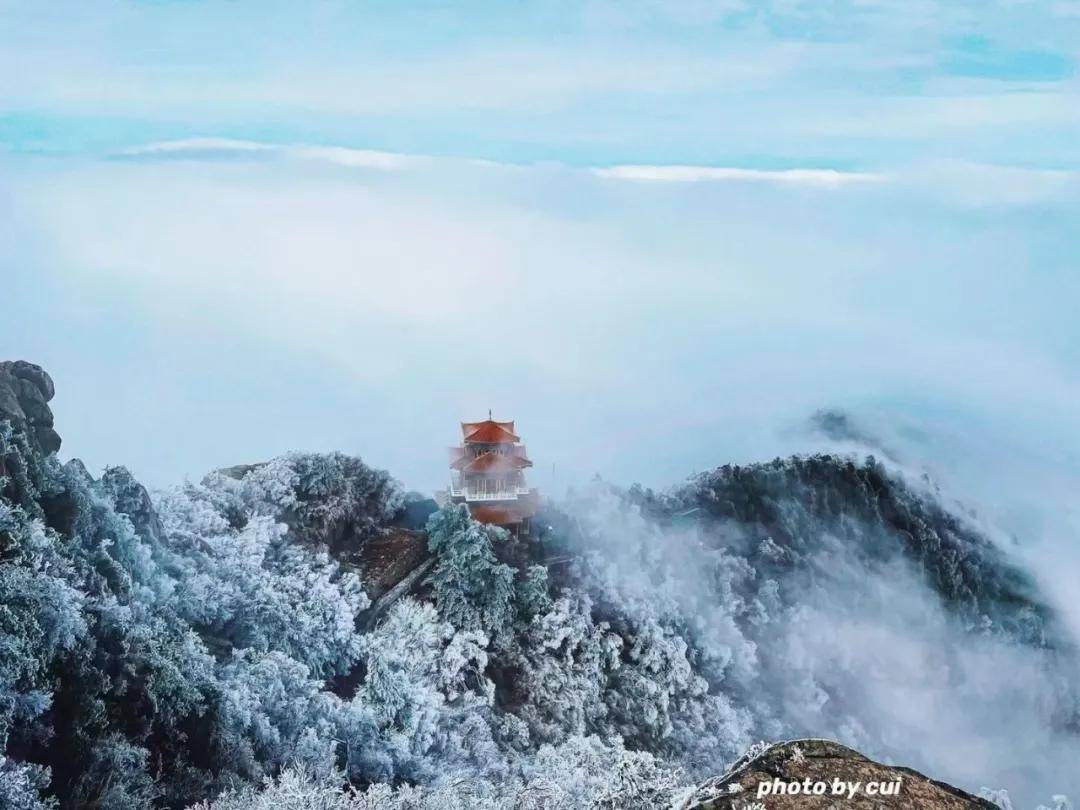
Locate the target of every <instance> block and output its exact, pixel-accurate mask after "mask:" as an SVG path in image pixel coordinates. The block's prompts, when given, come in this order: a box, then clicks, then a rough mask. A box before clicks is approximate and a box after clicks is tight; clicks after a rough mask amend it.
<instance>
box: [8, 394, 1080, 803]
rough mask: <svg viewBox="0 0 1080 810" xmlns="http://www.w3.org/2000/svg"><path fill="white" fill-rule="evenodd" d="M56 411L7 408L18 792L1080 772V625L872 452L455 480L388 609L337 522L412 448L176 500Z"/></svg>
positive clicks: (258, 473)
mask: <svg viewBox="0 0 1080 810" xmlns="http://www.w3.org/2000/svg"><path fill="white" fill-rule="evenodd" d="M50 386H51V383H50ZM27 390H29V389H27ZM29 398H30V399H33V400H34V401H37V400H38V399H42V397H40V396H37V397H34V396H30V397H29ZM24 404H25V403H24ZM24 410H25V409H24ZM46 410H47V409H46ZM38 422H41V419H39V420H38ZM34 424H35V420H34V418H33V417H31V416H28V421H27V422H26V423H25V424H19V423H18V422H17V420H16V421H12V420H7V421H4V422H3V423H0V460H2V461H0V495H2V497H0V741H2V743H3V755H4V758H3V759H2V760H0V805H2V806H4V807H10V808H18V809H19V810H31V809H35V808H36V809H38V810H40V808H43V807H51V806H54V805H58V806H60V807H98V808H109V810H120V809H121V808H143V807H175V808H184V807H190V806H196V807H199V808H204V810H240V808H267V809H269V808H275V810H288V809H289V808H309V807H311V808H316V807H317V808H327V809H329V808H390V809H391V810H392V809H393V808H455V807H460V808H466V807H468V808H512V807H513V808H518V807H526V808H528V807H533V808H615V807H618V808H652V807H658V806H668V805H671V804H672V803H673V802H677V801H678V799H679V798H680V797H682V796H684V795H686V794H687V791H688V789H689V788H691V787H692V786H693V785H695V784H696V783H698V782H700V781H701V780H703V779H705V778H707V777H709V776H712V775H715V774H718V773H720V772H722V771H723V769H724V768H725V766H726V765H728V764H730V763H731V762H732V761H733V760H735V759H736V758H738V757H739V756H740V755H741V754H742V753H743V752H744V751H745V750H746V749H747V748H748V747H750V746H751V745H753V744H754V743H756V742H758V741H759V740H777V739H783V738H791V737H794V736H799V735H808V736H809V735H812V736H824V737H831V738H836V739H838V740H841V741H843V742H846V743H848V744H851V745H853V746H857V747H858V748H860V750H863V751H865V752H866V753H868V754H873V755H877V756H879V757H882V758H885V759H895V760H897V761H901V762H903V763H904V764H908V765H912V766H916V767H921V768H924V769H926V770H928V771H930V772H933V773H934V774H935V776H940V777H941V778H946V779H950V780H954V781H956V782H957V783H958V784H963V785H964V786H965V787H968V788H969V789H972V790H977V789H978V788H979V787H981V786H983V785H986V786H989V787H992V788H995V789H998V788H1008V789H1012V790H1013V791H1014V795H1015V792H1020V794H1021V795H1037V796H1038V797H1039V798H1048V797H1049V795H1050V794H1051V793H1052V792H1055V791H1061V790H1063V789H1069V788H1070V787H1071V788H1074V789H1075V788H1076V787H1077V785H1075V784H1070V783H1069V780H1070V779H1072V780H1075V778H1076V774H1075V770H1074V765H1075V762H1076V761H1077V755H1078V753H1080V748H1078V747H1077V746H1076V738H1075V736H1074V729H1075V728H1076V724H1077V721H1078V720H1080V717H1078V714H1077V705H1078V704H1077V695H1076V688H1075V683H1074V678H1073V677H1072V676H1073V674H1074V673H1075V671H1076V670H1075V666H1076V658H1075V652H1074V649H1073V646H1072V644H1071V641H1070V640H1069V639H1068V638H1066V637H1065V634H1064V631H1063V630H1062V629H1061V628H1060V627H1059V626H1058V623H1057V622H1056V621H1055V619H1054V616H1053V614H1052V612H1051V611H1050V610H1049V609H1048V608H1047V607H1046V606H1045V605H1044V604H1043V601H1042V600H1041V599H1040V597H1039V595H1038V593H1037V591H1036V589H1035V586H1034V584H1033V583H1032V582H1031V581H1029V579H1028V578H1027V577H1026V576H1025V575H1024V574H1023V572H1022V571H1020V570H1019V569H1018V568H1016V567H1015V566H1013V565H1012V564H1011V563H1010V562H1009V561H1008V559H1007V558H1006V557H1005V555H1004V553H1003V552H1002V551H1000V550H999V548H998V546H996V545H995V544H993V543H991V542H990V541H989V540H987V539H986V538H985V537H984V536H983V535H982V534H980V532H979V531H977V530H976V529H975V528H974V527H973V525H972V524H971V523H970V522H969V521H968V520H967V519H966V518H964V517H961V516H958V515H956V514H954V513H953V512H951V511H949V510H947V509H946V508H945V507H943V506H942V505H941V503H939V501H938V500H937V499H936V498H935V497H934V495H933V494H932V492H929V491H927V490H925V489H924V488H922V487H921V486H920V485H918V484H917V483H905V482H904V481H903V480H901V478H900V477H899V474H898V473H897V472H895V471H890V470H888V469H887V468H886V467H885V466H883V465H882V464H881V463H879V462H877V461H875V460H874V459H872V458H869V459H862V460H854V459H845V458H837V457H829V456H815V457H808V458H792V459H787V460H776V461H773V462H769V463H764V464H760V465H753V466H748V467H720V468H718V469H716V470H714V471H713V472H709V473H705V474H702V475H699V476H696V477H694V478H693V479H691V480H689V481H687V482H685V483H684V484H682V485H679V486H677V487H675V488H674V489H672V490H671V491H668V492H664V493H655V492H652V491H647V490H642V489H640V488H636V487H633V488H629V489H622V488H619V487H615V486H612V485H608V484H605V483H602V482H596V483H595V484H594V485H593V486H591V487H589V488H588V489H586V490H582V491H578V492H576V493H572V494H571V496H570V497H569V498H567V499H566V500H565V501H563V502H561V503H558V504H551V505H549V506H548V507H547V509H546V511H545V512H544V522H543V523H542V524H541V525H538V529H537V532H536V533H535V535H536V536H534V537H532V538H529V539H524V538H522V539H518V538H512V537H510V536H509V535H508V534H507V533H506V532H504V531H502V530H499V529H495V528H491V527H486V526H482V525H480V524H478V523H475V522H473V521H471V520H470V518H469V516H468V513H467V511H465V510H464V508H463V507H447V508H444V509H442V510H440V511H437V512H435V513H433V514H432V515H431V516H430V518H429V519H428V521H427V523H426V545H427V550H428V552H429V553H430V555H431V556H432V558H433V562H432V564H431V567H430V569H429V570H428V571H427V573H426V575H425V576H424V578H423V580H422V581H420V582H418V584H417V586H416V587H415V588H414V589H412V592H411V593H410V594H408V595H406V596H404V597H402V598H400V599H398V600H397V601H395V602H393V604H391V605H389V606H388V607H386V609H385V610H384V611H382V612H381V613H379V614H378V615H375V613H374V604H373V601H372V598H371V596H370V593H369V591H370V589H369V585H370V583H369V582H368V581H367V580H366V579H365V570H364V569H363V567H362V566H358V565H356V564H355V562H354V561H350V560H351V558H349V557H348V556H347V555H342V554H341V553H340V549H341V547H342V546H343V545H344V546H349V547H352V548H362V547H363V546H364V544H365V543H368V542H371V541H372V540H373V539H375V538H378V537H380V536H381V535H382V534H384V533H385V532H386V531H388V530H389V527H390V526H392V525H393V524H395V522H396V521H400V519H401V516H402V515H403V514H404V513H405V512H407V511H408V507H409V506H410V505H415V504H416V501H417V496H415V495H408V494H406V493H405V492H404V491H403V489H402V487H401V485H400V484H399V483H397V482H396V481H395V480H394V479H393V478H392V477H391V476H390V475H389V474H387V473H385V472H382V471H379V470H374V469H371V468H369V467H368V466H367V465H365V464H364V463H363V462H362V461H361V460H359V459H357V458H353V457H349V456H345V455H340V454H327V455H311V454H293V455H288V456H285V457H282V458H277V459H274V460H272V461H269V462H267V463H265V464H261V465H254V466H251V467H247V468H238V469H234V470H230V471H224V472H216V473H211V474H209V475H207V476H206V477H205V478H204V479H203V480H202V481H200V482H198V483H192V482H188V483H185V484H182V485H180V486H178V487H176V488H174V489H171V490H168V491H164V492H158V493H153V494H150V493H148V492H147V491H146V490H145V489H144V488H143V487H142V486H141V485H140V484H139V483H138V482H137V481H136V480H134V478H133V477H132V476H131V475H130V474H129V473H128V472H127V471H126V470H125V469H124V468H122V467H115V468H111V469H109V470H107V471H106V472H105V473H104V474H103V475H101V476H99V477H97V478H94V477H92V476H91V475H90V474H89V473H88V472H87V471H86V469H85V468H84V467H83V466H82V465H81V464H80V463H79V462H78V461H70V462H68V463H66V464H61V463H60V462H59V461H58V460H57V458H56V456H55V454H53V453H50V452H48V444H47V442H46V441H45V440H46V439H48V437H49V436H50V435H51V434H47V433H42V432H41V431H40V430H37V431H36V432H35V429H34V427H33V426H34ZM39 427H40V424H39ZM48 427H49V429H50V430H51V419H50V420H49V426H48ZM43 442H45V443H44V444H43Z"/></svg>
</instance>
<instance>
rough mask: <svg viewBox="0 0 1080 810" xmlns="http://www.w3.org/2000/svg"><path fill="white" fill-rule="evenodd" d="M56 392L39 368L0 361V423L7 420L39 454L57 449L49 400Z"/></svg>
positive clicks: (57, 441)
mask: <svg viewBox="0 0 1080 810" xmlns="http://www.w3.org/2000/svg"><path fill="white" fill-rule="evenodd" d="M55 393H56V389H55V387H54V386H53V381H52V378H51V377H50V376H49V375H48V374H47V373H46V372H45V370H44V369H43V368H42V367H41V366H37V365H34V364H33V363H28V362H26V361H25V360H6V361H3V362H0V421H3V420H7V421H8V422H10V423H11V426H12V427H13V428H14V429H15V431H16V432H19V433H23V434H24V435H25V436H26V437H27V440H28V441H29V442H30V444H31V447H32V448H33V449H34V450H36V451H37V452H39V453H41V454H48V453H55V452H56V451H57V450H59V449H60V434H58V433H57V432H56V431H55V430H53V415H52V411H51V410H50V409H49V405H48V403H49V400H51V399H52V398H53V395H54V394H55Z"/></svg>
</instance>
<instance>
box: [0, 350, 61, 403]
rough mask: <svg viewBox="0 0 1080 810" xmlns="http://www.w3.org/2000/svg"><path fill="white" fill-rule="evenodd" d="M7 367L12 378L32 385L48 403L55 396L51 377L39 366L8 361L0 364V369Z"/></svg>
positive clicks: (22, 361) (23, 361) (18, 361)
mask: <svg viewBox="0 0 1080 810" xmlns="http://www.w3.org/2000/svg"><path fill="white" fill-rule="evenodd" d="M3 366H8V367H9V370H10V372H11V375H12V376H13V377H18V378H19V379H21V380H27V381H28V382H31V383H33V385H34V387H35V388H37V389H38V391H40V392H41V395H42V396H43V397H44V398H45V401H46V402H48V401H49V400H51V399H52V398H53V396H55V395H56V386H54V385H53V381H52V377H50V376H49V374H48V372H47V371H45V369H43V368H42V367H41V366H39V365H37V364H35V363H28V362H27V361H25V360H8V361H6V362H4V363H0V367H3Z"/></svg>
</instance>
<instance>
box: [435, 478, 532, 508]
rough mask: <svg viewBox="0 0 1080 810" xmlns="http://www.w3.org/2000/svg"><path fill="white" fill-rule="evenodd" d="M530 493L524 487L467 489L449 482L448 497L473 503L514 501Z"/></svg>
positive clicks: (456, 483)
mask: <svg viewBox="0 0 1080 810" xmlns="http://www.w3.org/2000/svg"><path fill="white" fill-rule="evenodd" d="M531 492H532V490H531V489H529V488H528V487H525V486H513V485H510V486H502V487H492V488H483V487H479V488H478V487H468V486H464V487H463V486H461V484H460V483H458V482H456V481H451V482H450V497H451V498H464V499H465V501H467V502H469V503H473V502H476V501H515V500H517V499H518V498H520V497H522V496H526V495H529V494H530V493H531Z"/></svg>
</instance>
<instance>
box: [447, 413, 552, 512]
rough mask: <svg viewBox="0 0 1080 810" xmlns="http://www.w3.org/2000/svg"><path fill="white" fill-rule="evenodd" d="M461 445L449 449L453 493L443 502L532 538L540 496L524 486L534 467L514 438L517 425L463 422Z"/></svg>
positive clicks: (518, 440)
mask: <svg viewBox="0 0 1080 810" xmlns="http://www.w3.org/2000/svg"><path fill="white" fill-rule="evenodd" d="M461 437H462V442H461V444H460V445H458V446H457V447H451V448H450V470H451V473H450V488H449V489H448V490H446V492H445V493H440V494H442V495H443V496H444V497H443V500H445V501H449V502H451V503H464V504H467V505H468V507H469V512H470V513H471V514H472V516H473V519H474V520H479V521H480V522H481V523H492V524H494V525H496V526H503V527H505V528H507V529H510V530H511V531H513V532H515V533H516V534H528V533H529V526H530V521H531V519H532V516H533V515H535V514H536V506H537V501H538V498H537V494H536V490H535V489H529V488H528V487H527V486H526V485H525V472H524V471H525V468H526V467H531V466H532V462H531V461H529V459H528V457H527V456H526V455H525V446H524V445H522V444H521V443H520V442H521V439H520V437H519V436H518V435H517V434H516V433H515V432H514V423H513V422H512V421H511V422H496V421H495V420H493V419H492V418H491V412H490V411H489V412H488V418H487V419H485V420H484V421H483V422H462V423H461Z"/></svg>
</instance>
